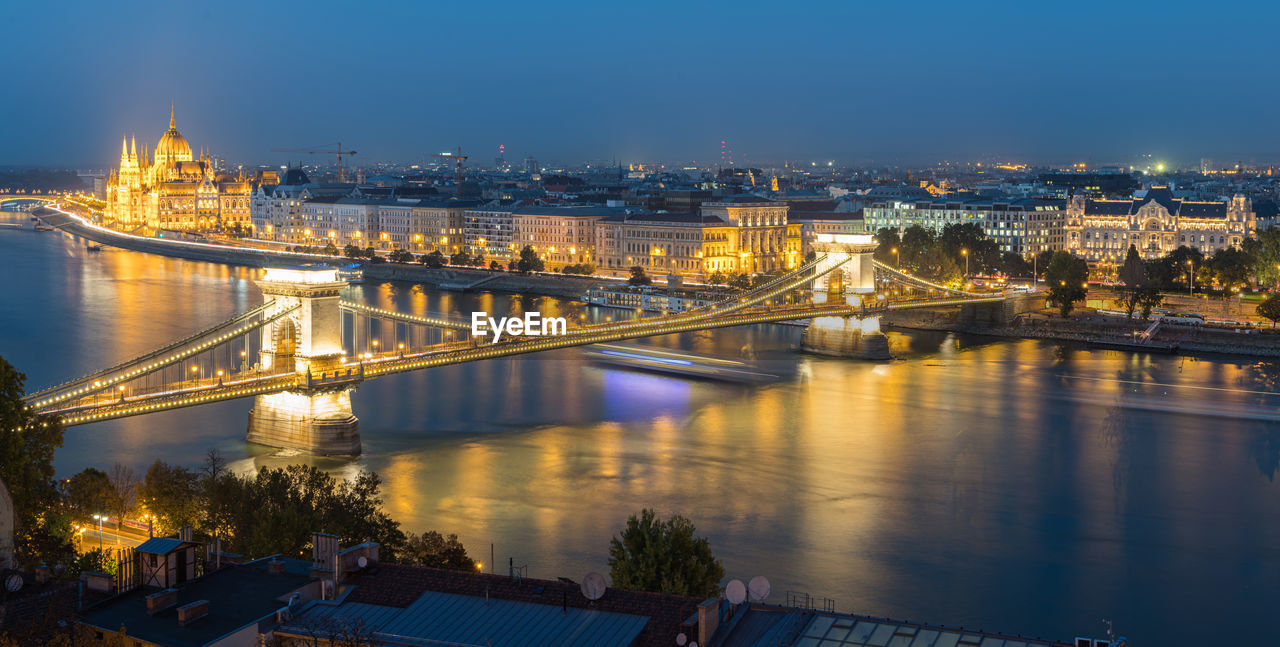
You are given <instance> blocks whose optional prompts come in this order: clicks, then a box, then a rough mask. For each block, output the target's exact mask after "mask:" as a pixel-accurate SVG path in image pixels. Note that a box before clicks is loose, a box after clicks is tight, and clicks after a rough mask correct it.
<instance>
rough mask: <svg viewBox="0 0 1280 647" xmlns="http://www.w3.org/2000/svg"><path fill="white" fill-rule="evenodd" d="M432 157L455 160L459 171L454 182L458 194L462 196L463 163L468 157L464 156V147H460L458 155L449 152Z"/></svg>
mask: <svg viewBox="0 0 1280 647" xmlns="http://www.w3.org/2000/svg"><path fill="white" fill-rule="evenodd" d="M432 157H436V158H439V159H442V160H455V161H456V162H457V169H458V170H457V177H456V178H455V180H454V182H455V183H456V184H457V189H458V194H459V195H461V194H462V163H463V162H465V161H467V156H466V155H463V154H462V147H461V146H459V147H458V152H456V153H449V152H444V153H436V154H435V155H432Z"/></svg>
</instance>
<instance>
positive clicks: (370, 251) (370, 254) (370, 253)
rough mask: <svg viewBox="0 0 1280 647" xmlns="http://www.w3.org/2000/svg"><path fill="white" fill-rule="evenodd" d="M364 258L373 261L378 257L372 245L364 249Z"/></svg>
mask: <svg viewBox="0 0 1280 647" xmlns="http://www.w3.org/2000/svg"><path fill="white" fill-rule="evenodd" d="M364 257H365V258H368V259H370V260H372V259H375V258H377V257H378V250H376V249H374V248H373V245H370V246H368V247H366V248H364Z"/></svg>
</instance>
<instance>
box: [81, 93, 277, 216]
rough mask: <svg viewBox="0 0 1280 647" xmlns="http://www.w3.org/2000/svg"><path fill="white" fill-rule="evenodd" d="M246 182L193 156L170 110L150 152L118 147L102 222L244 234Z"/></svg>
mask: <svg viewBox="0 0 1280 647" xmlns="http://www.w3.org/2000/svg"><path fill="white" fill-rule="evenodd" d="M251 192H252V182H250V181H249V180H248V179H246V178H243V177H236V176H233V175H228V174H225V173H217V172H216V171H215V170H214V168H213V158H212V157H211V156H209V154H208V153H206V152H205V151H203V150H202V151H201V152H200V156H199V157H196V156H194V155H193V154H192V152H191V146H190V144H188V143H187V140H186V138H184V137H183V136H182V133H179V132H178V129H177V125H176V121H175V119H174V114H173V111H172V110H170V112H169V130H168V131H166V132H165V133H164V134H163V135H161V136H160V142H159V143H158V144H156V149H155V152H154V153H151V152H148V151H147V149H146V146H145V145H144V146H143V149H142V152H141V153H139V152H138V142H137V139H136V138H135V139H134V140H133V141H132V142H129V141H127V140H122V141H121V142H120V168H119V169H117V170H115V171H112V172H111V177H110V178H108V180H107V209H106V218H107V221H108V222H110V223H112V224H114V225H115V226H116V227H119V228H122V229H137V228H139V227H146V228H149V229H153V230H158V229H169V230H180V231H214V230H223V231H225V230H237V231H248V229H249V199H250V195H251Z"/></svg>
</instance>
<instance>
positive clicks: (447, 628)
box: [281, 591, 675, 647]
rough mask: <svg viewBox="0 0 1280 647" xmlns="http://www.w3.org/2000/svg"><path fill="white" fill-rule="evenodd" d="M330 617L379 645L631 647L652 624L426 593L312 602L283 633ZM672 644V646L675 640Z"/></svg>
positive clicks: (632, 618) (637, 619)
mask: <svg viewBox="0 0 1280 647" xmlns="http://www.w3.org/2000/svg"><path fill="white" fill-rule="evenodd" d="M579 597H581V594H579ZM327 618H335V619H342V620H347V621H349V622H350V621H354V620H356V619H359V623H360V625H361V626H363V627H365V628H366V629H367V630H368V631H369V632H377V634H381V635H375V636H373V637H372V638H373V640H372V641H371V642H374V643H375V644H377V643H378V642H387V643H394V644H405V643H408V642H411V641H413V640H415V639H416V640H421V641H430V642H432V643H450V644H458V645H476V646H484V645H522V646H523V647H543V646H545V647H552V646H558V645H571V644H577V645H593V646H599V647H611V646H616V647H627V646H628V645H631V644H633V643H634V642H635V640H636V637H638V636H639V635H640V632H642V631H643V630H644V628H645V625H646V624H648V623H649V618H647V617H645V616H638V615H631V614H625V613H616V612H611V611H601V610H599V609H582V608H568V607H562V606H560V605H552V604H545V603H544V604H538V603H532V602H518V601H514V600H502V599H492V598H485V597H482V596H475V595H460V594H457V593H440V592H436V591H426V592H424V593H422V594H421V595H420V596H418V598H417V599H416V600H414V601H413V603H411V604H410V605H409V606H407V607H404V608H399V607H391V606H385V605H377V604H368V603H359V602H345V601H344V602H343V603H341V604H337V605H332V604H323V603H318V604H314V605H312V606H311V607H309V608H308V609H307V610H306V611H305V612H304V613H302V614H300V615H299V616H298V618H297V620H296V621H294V622H290V623H288V624H287V625H286V626H285V627H283V628H282V629H281V631H285V632H288V631H290V628H294V627H296V628H305V627H308V626H315V625H319V626H322V627H323V626H325V623H324V622H323V621H321V622H316V621H317V620H321V619H327ZM330 626H333V625H330ZM337 626H341V624H337ZM349 626H350V625H349ZM405 639H408V640H405ZM671 642H672V644H674V643H675V641H674V639H673V640H672V641H671Z"/></svg>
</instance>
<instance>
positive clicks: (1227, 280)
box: [1205, 247, 1254, 290]
mask: <svg viewBox="0 0 1280 647" xmlns="http://www.w3.org/2000/svg"><path fill="white" fill-rule="evenodd" d="M1253 264H1254V260H1253V259H1252V258H1251V257H1250V255H1249V254H1248V253H1246V252H1244V251H1243V250H1240V249H1237V248H1235V247H1228V248H1226V249H1220V250H1218V251H1217V252H1216V253H1215V254H1214V255H1213V256H1212V257H1210V258H1209V259H1208V260H1206V261H1205V269H1206V272H1205V274H1206V275H1207V276H1208V275H1211V276H1212V277H1213V279H1214V280H1215V281H1217V282H1218V284H1219V285H1221V286H1222V287H1223V288H1226V289H1228V290H1229V289H1231V288H1234V287H1242V286H1245V285H1248V284H1249V276H1250V275H1251V274H1252V273H1253V267H1254V265H1253Z"/></svg>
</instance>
